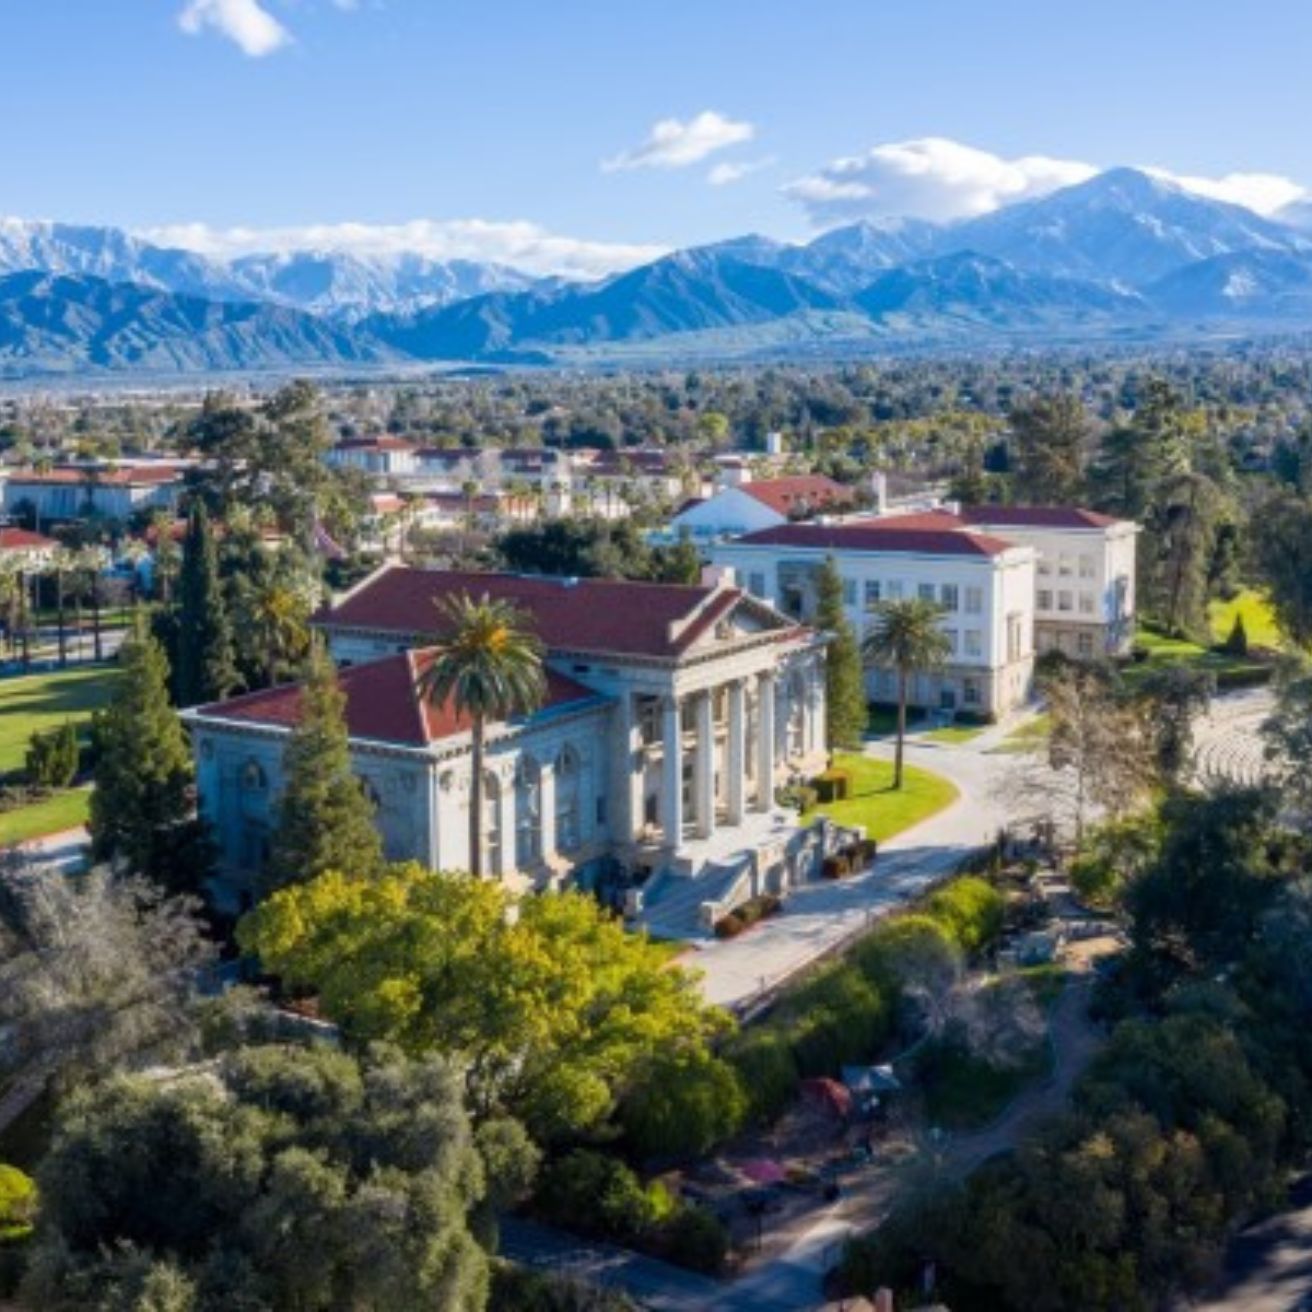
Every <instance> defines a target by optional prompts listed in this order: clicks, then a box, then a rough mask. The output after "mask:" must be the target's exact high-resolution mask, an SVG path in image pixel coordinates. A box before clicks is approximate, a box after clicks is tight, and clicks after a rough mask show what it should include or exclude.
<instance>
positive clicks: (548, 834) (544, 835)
mask: <svg viewBox="0 0 1312 1312" xmlns="http://www.w3.org/2000/svg"><path fill="white" fill-rule="evenodd" d="M538 818H539V819H540V820H541V822H542V823H541V826H540V829H539V832H540V834H541V843H542V860H543V861H550V860H551V858H552V857H554V856H555V855H556V767H555V766H554V765H552V763H551V762H550V761H548V762H547V764H546V765H544V766H543V767H542V774H541V775H540V776H539V779H538Z"/></svg>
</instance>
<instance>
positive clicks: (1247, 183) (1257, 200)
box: [1144, 168, 1308, 215]
mask: <svg viewBox="0 0 1312 1312" xmlns="http://www.w3.org/2000/svg"><path fill="white" fill-rule="evenodd" d="M1144 172H1145V173H1151V174H1152V175H1153V176H1154V177H1157V178H1165V179H1166V181H1168V182H1174V183H1175V184H1176V186H1178V187H1183V188H1184V189H1185V190H1186V191H1192V192H1195V193H1196V194H1197V195H1199V196H1207V197H1209V198H1210V199H1212V200H1224V201H1229V202H1230V204H1232V205H1243V206H1245V207H1246V208H1248V209H1250V210H1254V211H1256V212H1257V213H1258V214H1263V215H1274V214H1276V213H1277V211H1279V210H1282V209H1284V208H1285V207H1286V206H1287V205H1292V204H1294V202H1295V201H1299V200H1302V199H1303V198H1304V197H1305V196H1306V195H1307V194H1308V193H1307V188H1306V187H1303V186H1300V185H1299V184H1298V183H1297V182H1295V181H1294V180H1293V179H1292V178H1286V177H1282V176H1281V175H1280V174H1278V173H1227V174H1225V176H1224V177H1220V178H1199V177H1194V176H1192V175H1190V174H1186V173H1171V172H1169V171H1168V170H1167V169H1157V168H1145V169H1144Z"/></svg>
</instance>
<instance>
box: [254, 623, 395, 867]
mask: <svg viewBox="0 0 1312 1312" xmlns="http://www.w3.org/2000/svg"><path fill="white" fill-rule="evenodd" d="M345 712H346V697H345V695H344V694H343V692H342V690H341V689H340V688H339V687H338V685H337V671H336V669H335V668H334V666H333V663H332V660H331V658H330V657H329V656H328V655H327V653H326V652H324V651H323V650H322V648H320V647H316V648H315V650H314V651H313V653H312V654H311V657H310V662H309V669H308V672H307V677H306V680H305V683H304V684H303V685H302V688H301V708H300V719H299V721H298V723H297V725H296V727H295V728H294V729H293V730H292V732H291V735H290V737H289V738H288V740H287V747H286V750H285V751H284V753H283V782H284V786H283V793H282V799H281V802H280V804H279V811H278V828H277V833H276V834H275V835H274V840H273V850H272V852H271V853H270V857H269V867H268V870H267V872H266V874H267V881H268V883H269V885H270V886H272V887H274V888H281V887H282V886H283V885H285V884H290V883H295V882H297V881H298V880H303V879H313V878H314V877H315V876H316V875H321V874H323V873H324V871H326V870H336V871H340V872H341V873H343V874H347V875H362V874H373V873H375V872H377V871H378V870H380V869H381V868H382V865H383V850H382V843H381V842H380V840H379V837H378V830H377V829H376V828H375V827H374V815H373V806H372V805H371V804H370V802H369V799H368V798H367V797H366V796H365V793H364V790H363V789H362V788H361V787H360V781H359V780H358V779H357V778H356V777H355V775H354V774H353V773H352V772H351V753H350V742H349V739H348V737H347V731H346V713H345Z"/></svg>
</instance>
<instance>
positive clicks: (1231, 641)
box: [1223, 611, 1248, 656]
mask: <svg viewBox="0 0 1312 1312" xmlns="http://www.w3.org/2000/svg"><path fill="white" fill-rule="evenodd" d="M1223 650H1224V651H1225V652H1226V654H1227V655H1229V656H1247V655H1248V628H1247V626H1246V625H1245V624H1244V614H1243V611H1236V612H1235V622H1234V623H1233V624H1232V625H1231V626H1230V636H1229V637H1228V638H1226V640H1225V644H1224V648H1223Z"/></svg>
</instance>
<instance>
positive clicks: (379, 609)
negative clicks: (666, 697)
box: [315, 565, 742, 658]
mask: <svg viewBox="0 0 1312 1312" xmlns="http://www.w3.org/2000/svg"><path fill="white" fill-rule="evenodd" d="M461 593H467V594H468V595H470V596H473V597H478V596H482V595H483V594H484V593H486V594H487V595H488V596H489V597H492V598H493V599H495V600H502V601H508V602H511V603H512V604H513V605H515V606H517V607H518V608H519V609H520V610H522V611H524V612H525V613H526V615H527V616H528V617H529V620H530V622H531V623H532V625H533V627H534V629H535V631H536V632H537V634H538V636H539V637H540V638H541V639H542V641H543V642H544V643H545V644H546V646H547V648H548V649H549V650H553V651H582V652H597V653H611V654H614V655H632V656H654V657H664V658H674V657H677V656H678V655H679V654H680V653H681V652H683V651H685V650H686V649H687V648H688V647H689V646H690V645H691V644H692V643H693V642H695V641H696V639H697V638H698V637H699V636H700V635H701V634H702V633H705V632H706V630H707V628H708V627H709V626H710V625H712V624H714V622H715V621H716V620H718V619H720V618H721V617H723V616H725V615H727V614H728V613H729V612H730V611H731V610H732V609H733V608H734V606H735V605H736V604H737V603H738V601H739V600H740V599H741V597H742V593H741V592H740V591H739V590H738V589H737V588H727V589H720V590H718V591H717V590H716V589H715V588H712V587H704V586H685V585H682V584H669V583H633V582H630V581H628V580H624V579H563V578H555V577H552V576H549V575H531V574H483V573H477V572H473V571H460V570H425V569H411V568H407V567H404V566H399V565H395V566H388V567H385V568H384V569H382V570H380V571H379V572H378V573H377V574H375V575H374V576H373V577H372V578H370V579H366V580H365V582H364V583H362V584H360V585H359V586H358V587H357V588H356V589H355V591H354V592H351V593H349V594H348V595H347V596H346V597H345V598H344V599H343V600H342V601H341V603H340V604H339V605H338V606H337V607H336V608H334V609H332V610H329V611H321V612H320V613H319V614H318V615H317V616H316V617H315V621H316V623H318V624H321V625H323V626H325V627H328V628H347V629H377V630H383V631H386V632H396V633H406V634H412V633H419V632H423V631H425V630H432V629H433V628H434V627H436V626H437V625H438V624H439V623H440V621H441V616H440V615H439V613H438V610H437V606H436V603H437V602H438V601H440V600H441V599H442V598H444V597H450V596H454V595H458V594H461Z"/></svg>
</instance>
